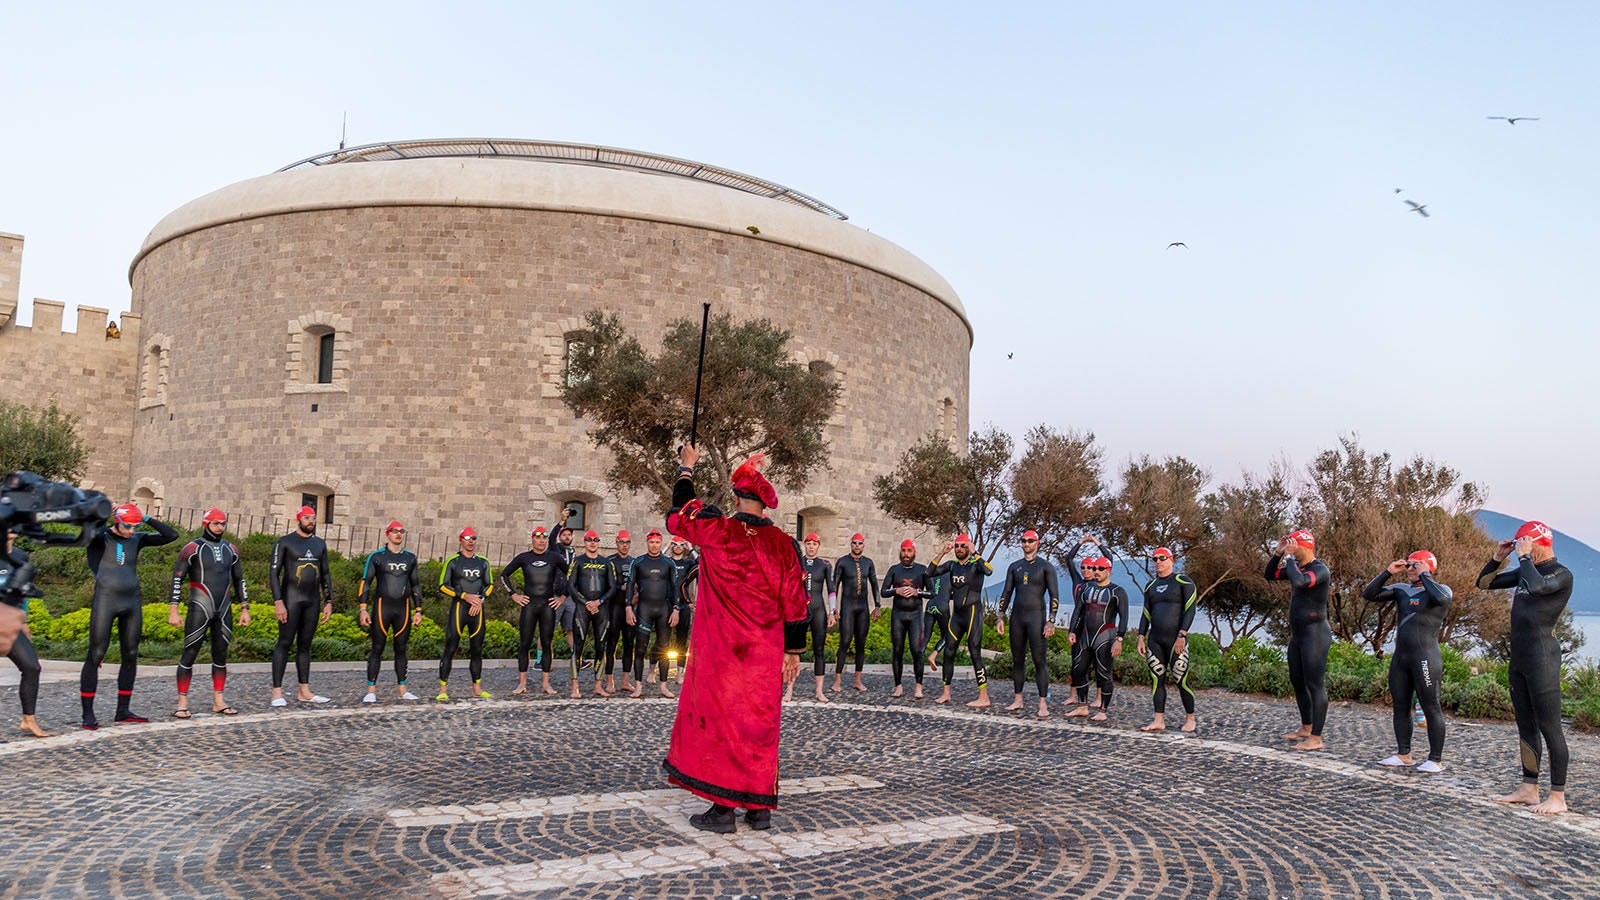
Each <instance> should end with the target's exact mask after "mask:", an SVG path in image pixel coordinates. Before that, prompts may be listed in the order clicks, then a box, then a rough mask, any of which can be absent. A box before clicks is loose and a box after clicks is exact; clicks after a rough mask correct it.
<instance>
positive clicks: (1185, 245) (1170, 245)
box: [1167, 241, 1189, 250]
mask: <svg viewBox="0 0 1600 900" xmlns="http://www.w3.org/2000/svg"><path fill="white" fill-rule="evenodd" d="M1173 247H1182V248H1183V249H1185V250H1187V249H1189V245H1188V244H1185V243H1184V242H1183V241H1173V242H1172V243H1170V244H1168V245H1167V249H1168V250H1171V249H1172V248H1173Z"/></svg>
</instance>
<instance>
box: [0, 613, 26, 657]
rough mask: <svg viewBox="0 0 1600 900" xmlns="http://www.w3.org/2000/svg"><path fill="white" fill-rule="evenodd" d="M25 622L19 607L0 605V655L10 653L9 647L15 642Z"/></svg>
mask: <svg viewBox="0 0 1600 900" xmlns="http://www.w3.org/2000/svg"><path fill="white" fill-rule="evenodd" d="M27 620H28V617H27V616H25V615H23V613H22V610H21V609H20V608H19V607H15V606H12V605H10V604H9V603H0V653H10V652H11V645H12V644H13V643H15V642H16V640H17V635H18V634H19V633H21V631H22V626H23V624H24V623H25V622H27Z"/></svg>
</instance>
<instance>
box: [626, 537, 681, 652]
mask: <svg viewBox="0 0 1600 900" xmlns="http://www.w3.org/2000/svg"><path fill="white" fill-rule="evenodd" d="M631 568H632V571H630V572H629V573H628V602H627V603H626V604H622V603H619V604H617V605H618V606H626V607H631V608H632V609H633V620H634V622H635V623H637V624H635V625H634V627H633V628H630V629H628V630H630V631H633V632H635V635H634V640H633V659H631V660H629V663H630V664H631V668H632V669H633V679H634V681H635V682H637V683H639V684H643V683H644V667H645V659H646V657H649V660H650V661H651V662H654V663H655V664H656V675H657V678H658V679H659V680H660V681H662V682H665V681H666V680H667V647H668V645H669V644H670V643H671V642H672V638H673V635H672V626H671V625H670V624H669V623H670V622H671V621H672V613H673V611H674V610H676V609H677V608H678V605H679V603H680V602H681V600H680V597H681V595H680V594H679V593H678V566H677V565H676V564H675V563H674V562H673V561H672V558H671V557H670V556H667V555H665V554H657V555H655V556H650V555H649V554H646V555H644V556H635V557H634V558H633V566H632V567H631ZM624 625H626V619H624ZM652 639H654V640H653V646H652Z"/></svg>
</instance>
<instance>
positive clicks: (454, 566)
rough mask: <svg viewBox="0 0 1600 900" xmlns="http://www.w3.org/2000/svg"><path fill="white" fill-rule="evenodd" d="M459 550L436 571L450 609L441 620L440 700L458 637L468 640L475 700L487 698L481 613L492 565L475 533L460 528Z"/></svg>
mask: <svg viewBox="0 0 1600 900" xmlns="http://www.w3.org/2000/svg"><path fill="white" fill-rule="evenodd" d="M456 540H457V541H458V542H459V545H460V547H461V550H460V552H458V553H456V555H454V556H452V557H450V558H449V559H447V560H445V561H444V567H443V568H441V569H440V570H439V593H441V594H444V595H445V596H446V597H448V598H450V601H451V602H450V611H449V612H448V613H446V614H445V615H446V619H445V623H444V653H443V654H441V655H440V657H439V696H437V697H435V698H433V699H435V700H437V701H439V702H440V703H444V702H446V701H448V700H449V699H450V690H449V685H450V667H451V663H453V662H454V661H455V658H456V650H457V649H458V648H459V647H460V646H461V639H462V638H466V639H467V672H468V674H470V675H471V676H472V691H471V692H470V694H469V696H470V697H472V698H473V699H474V700H487V699H489V696H490V695H489V692H488V691H486V690H484V689H483V626H484V619H485V616H484V614H483V604H484V601H486V600H488V599H489V595H490V594H493V593H494V566H491V565H490V564H489V561H488V560H487V559H484V558H483V557H481V556H479V555H478V532H476V531H474V530H473V529H472V528H470V527H468V528H463V529H461V533H460V534H458V535H457V536H456Z"/></svg>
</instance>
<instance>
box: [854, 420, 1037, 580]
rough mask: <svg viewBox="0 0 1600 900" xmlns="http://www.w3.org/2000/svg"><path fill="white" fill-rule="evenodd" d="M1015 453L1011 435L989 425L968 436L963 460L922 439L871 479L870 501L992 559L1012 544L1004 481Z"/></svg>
mask: <svg viewBox="0 0 1600 900" xmlns="http://www.w3.org/2000/svg"><path fill="white" fill-rule="evenodd" d="M1014 452H1015V444H1013V442H1012V440H1011V435H1009V434H1006V433H1005V432H1004V431H1001V430H1000V429H998V428H996V427H995V426H993V425H990V426H989V427H988V428H987V429H986V430H984V431H975V432H973V433H972V435H971V437H969V438H968V439H967V452H966V454H965V455H963V454H961V453H958V452H957V451H956V450H955V449H954V448H952V447H951V446H950V442H949V441H948V440H946V439H944V438H942V437H939V436H938V435H937V434H928V435H924V436H923V437H922V438H921V439H919V440H918V441H917V442H916V443H915V444H913V445H911V447H910V448H908V449H907V450H906V451H905V452H904V453H902V454H901V455H900V461H899V463H898V464H897V465H896V466H895V468H894V471H892V472H890V473H889V474H887V475H880V476H878V477H877V478H874V479H873V481H872V496H873V499H874V500H876V501H877V503H878V508H879V509H882V510H883V511H884V512H885V513H886V514H888V515H890V516H892V517H894V518H896V519H899V520H900V521H902V522H910V523H912V524H915V525H926V526H928V527H930V528H933V529H934V530H935V531H937V532H938V533H940V534H945V535H950V536H954V535H955V534H957V533H958V532H966V533H967V534H968V535H970V536H971V537H972V540H973V545H974V546H975V547H977V549H978V553H980V554H984V553H986V552H987V555H988V556H989V557H990V558H993V556H994V553H995V551H996V550H998V549H999V548H1000V547H1001V546H1003V545H1004V544H1006V543H1007V542H1009V540H1010V538H1011V534H1010V522H1011V516H1010V507H1011V492H1010V489H1009V486H1008V479H1007V475H1008V473H1009V472H1010V470H1011V457H1012V455H1013V453H1014Z"/></svg>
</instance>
